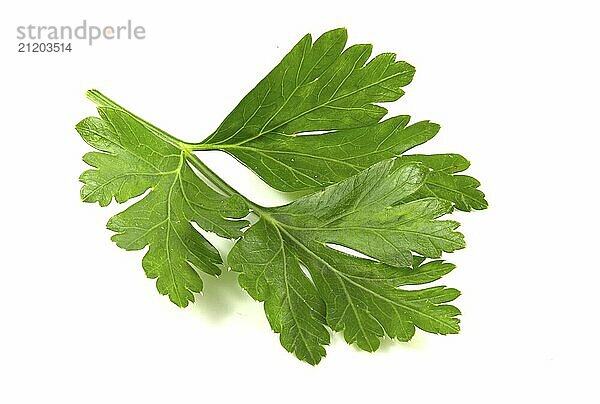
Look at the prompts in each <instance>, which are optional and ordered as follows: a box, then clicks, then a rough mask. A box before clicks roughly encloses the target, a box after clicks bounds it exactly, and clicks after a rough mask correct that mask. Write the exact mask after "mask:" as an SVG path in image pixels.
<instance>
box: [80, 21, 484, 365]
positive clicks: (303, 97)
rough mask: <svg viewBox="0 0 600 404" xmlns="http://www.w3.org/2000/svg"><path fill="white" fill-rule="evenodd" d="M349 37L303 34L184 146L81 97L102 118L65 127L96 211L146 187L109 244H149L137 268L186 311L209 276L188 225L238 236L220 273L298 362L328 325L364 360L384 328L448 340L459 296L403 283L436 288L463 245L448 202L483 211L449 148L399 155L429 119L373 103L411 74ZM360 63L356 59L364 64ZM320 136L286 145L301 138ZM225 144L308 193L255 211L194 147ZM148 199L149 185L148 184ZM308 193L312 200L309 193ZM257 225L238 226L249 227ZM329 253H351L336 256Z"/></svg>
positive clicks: (95, 96) (268, 177) (419, 139)
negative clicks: (258, 305)
mask: <svg viewBox="0 0 600 404" xmlns="http://www.w3.org/2000/svg"><path fill="white" fill-rule="evenodd" d="M345 44H346V31H345V30H343V29H337V30H333V31H330V32H327V33H325V34H324V35H322V36H321V37H320V38H319V39H317V40H316V41H315V42H314V43H312V40H311V38H310V36H308V35H307V36H305V37H304V38H303V39H302V40H301V41H300V42H299V43H298V44H297V45H296V46H295V47H294V48H293V49H292V51H291V52H290V53H289V54H288V55H286V56H285V57H284V59H283V60H282V62H281V63H280V64H279V65H278V66H277V67H276V68H275V69H274V70H273V71H272V72H271V73H269V75H267V77H266V78H265V79H263V80H262V81H261V82H260V83H259V84H258V85H257V86H256V87H255V88H254V89H253V90H252V91H251V92H250V93H249V94H248V95H247V96H246V97H244V99H243V100H242V101H241V102H240V104H239V105H238V106H237V107H236V108H235V109H234V111H233V112H232V113H231V114H230V115H229V116H228V117H227V118H226V119H225V121H224V122H223V123H222V124H221V125H220V126H219V128H218V129H217V130H216V131H215V132H214V133H213V134H212V135H211V136H209V137H208V138H207V139H206V140H205V141H203V142H201V143H186V142H183V141H181V140H179V139H177V138H175V137H173V136H171V135H169V134H167V133H166V132H164V131H162V130H160V129H158V128H157V127H155V126H153V125H152V124H150V123H148V122H146V121H144V120H143V119H141V118H139V117H137V116H135V115H134V114H132V113H130V112H128V111H127V110H125V109H124V108H122V107H121V106H119V105H118V104H116V103H115V102H113V101H112V100H110V99H108V98H107V97H105V96H104V95H102V94H100V93H99V92H98V91H95V90H92V91H89V92H88V98H90V99H91V100H92V101H94V102H95V103H96V105H97V106H98V111H99V115H100V117H99V118H98V117H88V118H85V119H84V120H83V121H81V122H80V123H79V124H78V125H77V127H76V128H77V131H78V132H79V133H80V134H81V136H82V137H83V139H84V140H85V141H86V142H87V143H88V144H89V145H90V146H92V147H93V148H95V149H96V150H97V151H93V152H90V153H87V154H86V155H85V156H84V161H85V162H86V163H87V164H89V165H90V166H92V167H93V168H92V169H90V170H87V171H85V172H84V173H83V174H82V175H81V178H80V179H81V181H82V182H83V184H84V185H83V187H82V190H81V197H82V200H83V201H85V202H98V203H99V204H100V205H101V206H106V205H108V204H110V203H111V201H112V200H113V199H114V200H116V201H117V202H118V203H123V202H126V201H128V200H129V199H131V198H133V197H137V196H140V195H143V194H144V193H146V194H145V195H144V196H143V197H142V198H141V199H140V200H138V201H137V202H135V203H133V204H132V205H130V206H129V207H128V208H127V209H125V210H124V211H123V212H121V213H119V214H117V215H115V216H113V217H112V218H111V219H110V220H109V222H108V228H109V229H110V230H112V231H114V232H115V234H114V235H113V237H112V239H113V240H114V241H115V242H116V243H117V245H118V246H119V247H121V248H124V249H126V250H141V249H144V248H145V247H146V246H147V247H148V250H147V252H146V254H145V256H144V258H143V260H142V266H143V268H144V270H145V272H146V274H147V276H148V277H150V278H156V279H157V288H158V290H159V292H160V293H161V294H165V295H168V296H169V298H170V299H171V301H172V302H173V303H175V304H177V305H178V306H180V307H185V306H187V305H188V304H189V302H193V301H194V293H195V292H200V291H201V290H202V280H201V277H200V273H201V272H204V273H206V274H210V275H218V274H219V273H220V271H221V268H222V266H223V263H222V261H221V257H220V255H219V252H218V251H217V250H216V249H215V248H214V247H213V246H212V245H211V244H210V242H209V241H207V240H206V239H205V238H204V237H203V236H202V235H201V234H200V233H199V232H198V231H196V229H195V228H194V225H193V224H194V223H195V224H196V225H198V226H199V227H200V228H202V229H204V230H206V231H209V232H212V233H215V234H217V235H218V236H221V237H225V238H230V239H238V241H237V242H236V244H235V245H234V247H233V249H232V250H231V252H230V253H229V257H228V265H229V266H230V267H231V269H232V270H234V271H237V272H239V273H240V275H239V283H240V285H241V286H242V287H243V288H244V289H245V290H246V291H247V292H248V293H249V294H250V295H251V296H252V297H253V298H255V299H256V300H259V301H264V302H265V312H266V315H267V318H268V320H269V323H270V324H271V327H272V328H273V330H274V331H275V332H277V333H279V334H280V340H281V343H282V345H283V346H284V347H285V348H286V349H287V350H288V351H290V352H293V353H294V354H295V355H296V356H297V357H298V358H300V359H301V360H304V361H306V362H308V363H311V364H316V363H318V362H319V361H320V360H321V358H322V357H323V356H325V349H324V346H325V345H327V344H328V343H329V331H328V328H329V329H332V330H334V331H339V332H343V333H344V336H345V338H346V341H348V343H355V344H356V345H357V346H358V347H359V348H361V349H364V350H367V351H374V350H376V349H377V348H378V347H379V343H380V339H381V338H382V337H383V336H384V335H387V336H388V337H390V338H397V339H399V340H401V341H408V340H409V339H410V338H411V337H412V336H413V334H414V332H415V327H418V328H420V329H422V330H425V331H428V332H431V333H438V334H451V333H457V332H458V330H459V326H458V322H459V321H458V319H457V315H458V314H460V313H459V311H458V309H457V308H455V307H454V306H451V305H449V304H447V303H448V302H450V301H452V300H454V299H455V298H456V297H458V295H459V292H458V291H457V290H456V289H450V288H446V287H443V286H433V287H429V288H425V289H420V290H419V289H414V288H410V289H409V290H405V289H400V287H401V286H404V285H420V284H426V283H430V282H433V281H436V280H438V279H439V278H441V277H442V276H443V275H445V274H447V273H448V272H450V271H451V270H452V269H453V268H454V265H452V264H450V263H447V262H444V261H442V260H440V259H438V258H440V257H441V255H442V253H443V252H452V251H455V250H457V249H460V248H464V246H465V244H464V241H463V236H462V234H460V233H458V232H457V231H456V228H457V227H458V223H457V222H454V221H450V220H441V219H439V218H440V217H441V216H443V215H445V214H448V213H450V212H451V211H452V210H453V209H454V208H457V209H460V210H464V211H469V210H472V209H484V208H486V207H487V203H486V201H485V199H484V195H483V193H482V192H481V191H479V190H478V189H477V187H478V186H479V182H477V180H475V179H474V178H472V177H469V176H465V175H457V174H456V173H459V172H462V171H464V170H465V169H466V168H467V167H468V166H469V163H468V161H467V160H466V159H464V158H463V157H461V156H459V155H456V154H443V155H405V154H403V153H404V152H406V151H408V150H409V149H411V148H413V147H415V146H417V145H419V144H421V143H424V142H426V141H427V140H429V139H431V138H432V137H433V136H434V135H435V134H436V133H437V132H438V130H439V126H438V125H436V124H434V123H430V122H428V121H424V122H418V123H415V124H413V125H408V122H409V117H407V116H397V117H392V118H389V119H387V120H385V121H381V119H382V118H383V116H384V115H385V114H386V112H387V111H386V110H385V109H384V108H382V107H381V106H379V105H377V103H381V102H389V101H394V100H397V99H398V98H399V97H400V96H401V95H402V94H403V90H402V89H401V87H403V86H405V85H407V84H408V83H410V81H411V80H412V76H413V74H414V69H413V67H412V66H410V65H409V64H407V63H405V62H397V61H395V56H394V55H392V54H382V55H378V56H376V57H374V58H373V59H372V60H371V61H369V62H367V60H368V59H369V56H370V52H371V47H370V45H354V46H351V47H349V48H347V49H346V50H344V47H345ZM365 63H366V64H365ZM313 131H325V132H322V133H319V134H310V135H306V136H298V135H299V134H300V133H305V132H313ZM201 150H223V151H226V152H228V153H230V154H232V155H233V156H235V157H236V158H237V159H238V160H239V161H241V162H242V163H243V164H245V165H247V166H248V167H250V168H251V169H252V170H253V171H254V172H255V173H257V174H258V175H259V176H260V177H261V178H263V179H264V180H265V181H266V182H267V183H268V184H269V185H271V186H273V187H274V188H277V189H280V190H283V191H302V192H304V193H305V194H306V195H305V196H303V197H301V198H299V199H297V200H296V201H294V202H292V203H290V204H288V205H285V206H281V207H275V208H266V207H263V206H260V205H258V204H256V203H254V202H252V201H251V200H249V199H247V198H245V197H243V196H242V195H240V194H239V193H238V192H237V191H236V190H235V189H233V188H231V187H230V186H229V185H228V184H227V183H225V182H224V181H223V180H222V179H221V178H220V177H218V176H217V175H216V174H215V173H214V172H212V171H211V170H210V169H209V168H208V167H207V166H206V165H205V164H204V163H203V162H202V161H201V160H200V159H199V158H198V157H197V156H196V154H195V153H194V152H195V151H201ZM148 190H149V191H148ZM310 192H313V193H310ZM252 217H254V219H253V220H252V222H254V224H253V225H251V221H249V220H248V219H251V218H252ZM339 247H345V248H347V249H350V250H351V251H353V253H352V254H349V253H347V252H342V251H340V250H342V249H341V248H339Z"/></svg>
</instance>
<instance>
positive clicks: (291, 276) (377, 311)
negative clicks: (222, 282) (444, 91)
mask: <svg viewBox="0 0 600 404" xmlns="http://www.w3.org/2000/svg"><path fill="white" fill-rule="evenodd" d="M427 172H428V170H427V169H426V168H425V167H423V166H420V165H417V164H414V163H411V164H407V165H402V166H400V167H398V166H397V164H395V163H394V161H391V160H387V161H383V162H381V163H378V164H375V165H373V166H372V167H370V168H369V169H367V170H364V171H363V172H361V173H359V174H358V175H356V176H355V177H351V178H349V179H347V180H344V181H342V182H340V183H339V184H335V185H331V186H330V187H328V188H326V189H325V190H324V191H321V192H318V193H316V194H313V195H310V196H306V197H303V198H300V199H298V200H297V201H295V202H293V203H291V204H289V205H286V206H282V207H278V208H271V209H269V210H268V213H263V214H262V215H261V220H260V221H259V222H258V223H257V224H256V225H254V226H252V228H251V229H250V230H248V231H247V232H246V233H245V234H244V236H243V238H242V239H241V240H240V241H238V242H237V243H236V244H235V246H234V247H233V249H232V251H231V252H230V254H229V264H230V265H231V267H232V269H233V270H235V271H239V272H240V273H241V274H240V278H239V282H240V285H242V287H243V288H244V289H246V290H247V291H248V293H249V294H250V295H251V296H252V297H254V298H255V299H257V300H261V301H265V311H266V313H267V317H268V319H269V322H270V323H271V326H272V327H273V330H275V331H276V332H279V333H280V334H281V343H282V345H283V346H284V347H285V348H286V349H287V350H289V351H291V352H294V353H295V354H296V355H297V356H298V357H299V358H300V359H302V360H305V361H307V362H309V363H313V364H315V363H318V362H319V360H320V359H321V357H323V356H324V355H325V350H324V349H323V345H326V344H327V343H328V338H327V332H326V328H325V326H329V327H330V328H331V329H333V330H335V331H343V332H344V336H345V338H346V341H347V342H348V343H356V344H357V345H358V347H360V348H361V349H364V350H367V351H374V350H376V349H377V348H378V347H379V340H380V338H381V337H382V336H383V335H384V334H386V335H388V336H389V337H391V338H398V339H399V340H401V341H407V340H409V339H410V338H411V337H412V335H413V334H414V332H415V326H416V327H419V328H421V329H423V330H425V331H429V332H432V333H438V334H451V333H457V332H458V330H459V327H458V319H456V316H457V315H458V314H459V311H458V309H456V308H455V307H453V306H449V305H446V304H444V303H447V302H449V301H451V300H454V299H455V298H456V297H458V295H459V292H458V291H456V290H455V289H448V288H445V287H433V288H429V289H423V290H402V289H399V288H398V286H401V285H412V284H421V283H427V282H430V281H432V280H435V279H437V278H439V277H440V276H441V274H443V273H446V272H448V271H449V270H451V268H453V266H452V265H451V264H445V263H443V262H441V261H431V262H429V263H427V264H425V265H423V266H419V265H418V264H419V262H418V261H417V266H416V268H414V267H413V264H415V259H417V260H421V262H422V260H423V259H424V258H425V257H427V258H437V257H439V256H440V255H441V252H442V251H448V252H451V251H454V250H456V249H459V248H463V247H464V246H465V244H464V241H463V236H462V234H460V233H458V232H456V231H455V229H456V227H457V226H458V223H456V222H453V221H446V220H436V218H438V217H439V216H441V215H444V214H446V213H448V212H450V211H451V210H452V205H451V204H450V203H449V202H446V201H442V200H439V199H436V198H426V199H421V200H416V201H413V202H409V203H405V204H399V205H398V203H400V202H401V201H402V200H403V199H405V198H406V197H407V196H409V195H412V194H413V193H414V192H416V191H417V190H418V189H419V188H420V187H422V186H423V184H424V182H425V178H426V175H427ZM328 243H333V244H337V245H343V246H345V247H349V248H352V249H353V250H355V251H358V252H361V253H363V254H366V255H368V256H369V257H372V258H373V259H374V260H369V259H365V258H358V257H355V256H351V255H348V254H345V253H342V252H339V251H336V250H334V249H332V248H330V247H328ZM412 253H417V254H419V256H420V258H415V257H413V255H412ZM375 260H377V261H378V262H377V261H375ZM301 265H303V266H304V267H306V269H307V271H308V274H309V276H310V280H309V278H308V277H307V276H306V275H305V274H304V273H303V271H302V270H301ZM439 271H441V273H440V272H439ZM436 272H437V273H436Z"/></svg>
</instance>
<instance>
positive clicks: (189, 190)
mask: <svg viewBox="0 0 600 404" xmlns="http://www.w3.org/2000/svg"><path fill="white" fill-rule="evenodd" d="M98 112H99V114H100V118H94V117H90V118H85V119H84V120H83V121H81V122H80V123H79V124H77V126H76V129H77V131H78V132H79V133H80V134H81V136H82V137H83V139H84V140H85V141H86V142H87V143H88V144H89V145H90V146H92V147H94V148H95V149H97V150H99V152H90V153H87V154H86V155H85V156H84V161H85V162H86V163H87V164H89V165H91V166H92V167H95V168H94V169H91V170H87V171H85V172H84V173H83V174H82V175H81V177H80V180H81V181H82V182H83V183H84V185H83V187H82V189H81V198H82V200H83V201H84V202H98V203H99V204H100V205H101V206H106V205H108V204H109V203H110V202H111V200H112V199H113V198H114V199H115V200H116V201H117V202H119V203H122V202H125V201H127V200H129V199H130V198H133V197H135V196H139V195H141V194H143V193H144V192H145V191H146V190H148V189H151V191H150V192H149V193H148V194H147V195H146V196H145V197H144V198H143V199H141V200H140V201H138V202H136V203H134V204H133V205H131V206H130V207H129V208H127V209H126V210H125V211H123V212H122V213H119V214H117V215H115V216H113V217H112V218H111V219H110V220H109V222H108V225H107V227H108V228H109V229H110V230H112V231H114V232H116V233H117V234H115V235H114V236H113V237H112V239H113V241H115V242H116V244H117V245H118V246H119V247H121V248H123V249H125V250H141V249H142V248H144V247H146V246H148V247H149V249H148V252H147V253H146V255H145V256H144V259H143V261H142V265H143V267H144V270H145V271H146V275H147V276H148V277H149V278H157V283H156V286H157V288H158V291H159V292H160V293H161V294H167V295H169V298H170V299H171V301H172V302H173V303H175V304H176V305H178V306H181V307H185V306H187V304H188V302H190V301H192V302H193V301H194V295H193V293H192V292H200V291H201V290H202V280H201V279H200V276H199V275H198V273H197V271H203V272H206V273H208V274H212V275H217V274H219V273H220V269H219V264H221V257H220V255H219V252H218V251H217V250H216V249H215V248H214V247H213V246H212V245H211V244H210V243H209V242H208V241H207V240H206V239H205V238H204V237H203V236H202V235H200V233H198V232H197V231H196V230H195V229H194V228H193V227H192V225H191V222H195V223H197V224H198V225H199V226H200V227H202V228H204V229H206V230H207V231H212V232H214V233H216V234H218V235H220V236H222V237H228V238H235V237H239V236H240V235H241V234H242V233H241V231H240V230H241V229H242V228H243V227H246V226H247V225H248V222H247V221H245V220H232V219H233V218H240V217H243V216H246V214H247V213H248V209H247V208H245V205H244V203H243V201H241V199H240V198H239V197H238V196H233V197H227V196H223V195H221V194H219V193H217V192H215V191H214V190H213V189H211V188H210V187H209V186H208V185H207V184H206V183H204V182H203V181H202V180H200V178H198V176H197V175H196V174H195V173H194V172H193V171H192V169H191V167H190V166H189V162H188V159H187V157H186V152H185V150H182V149H181V148H180V147H178V145H177V144H176V143H174V142H173V141H169V140H168V139H167V138H161V137H160V136H158V135H157V133H156V132H154V131H152V130H150V129H149V128H148V127H146V126H145V125H144V124H143V123H141V122H140V121H138V120H137V119H136V118H135V117H133V116H131V115H130V114H129V113H128V112H126V111H124V110H122V109H120V108H117V109H115V108H111V107H106V106H104V107H99V108H98Z"/></svg>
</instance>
